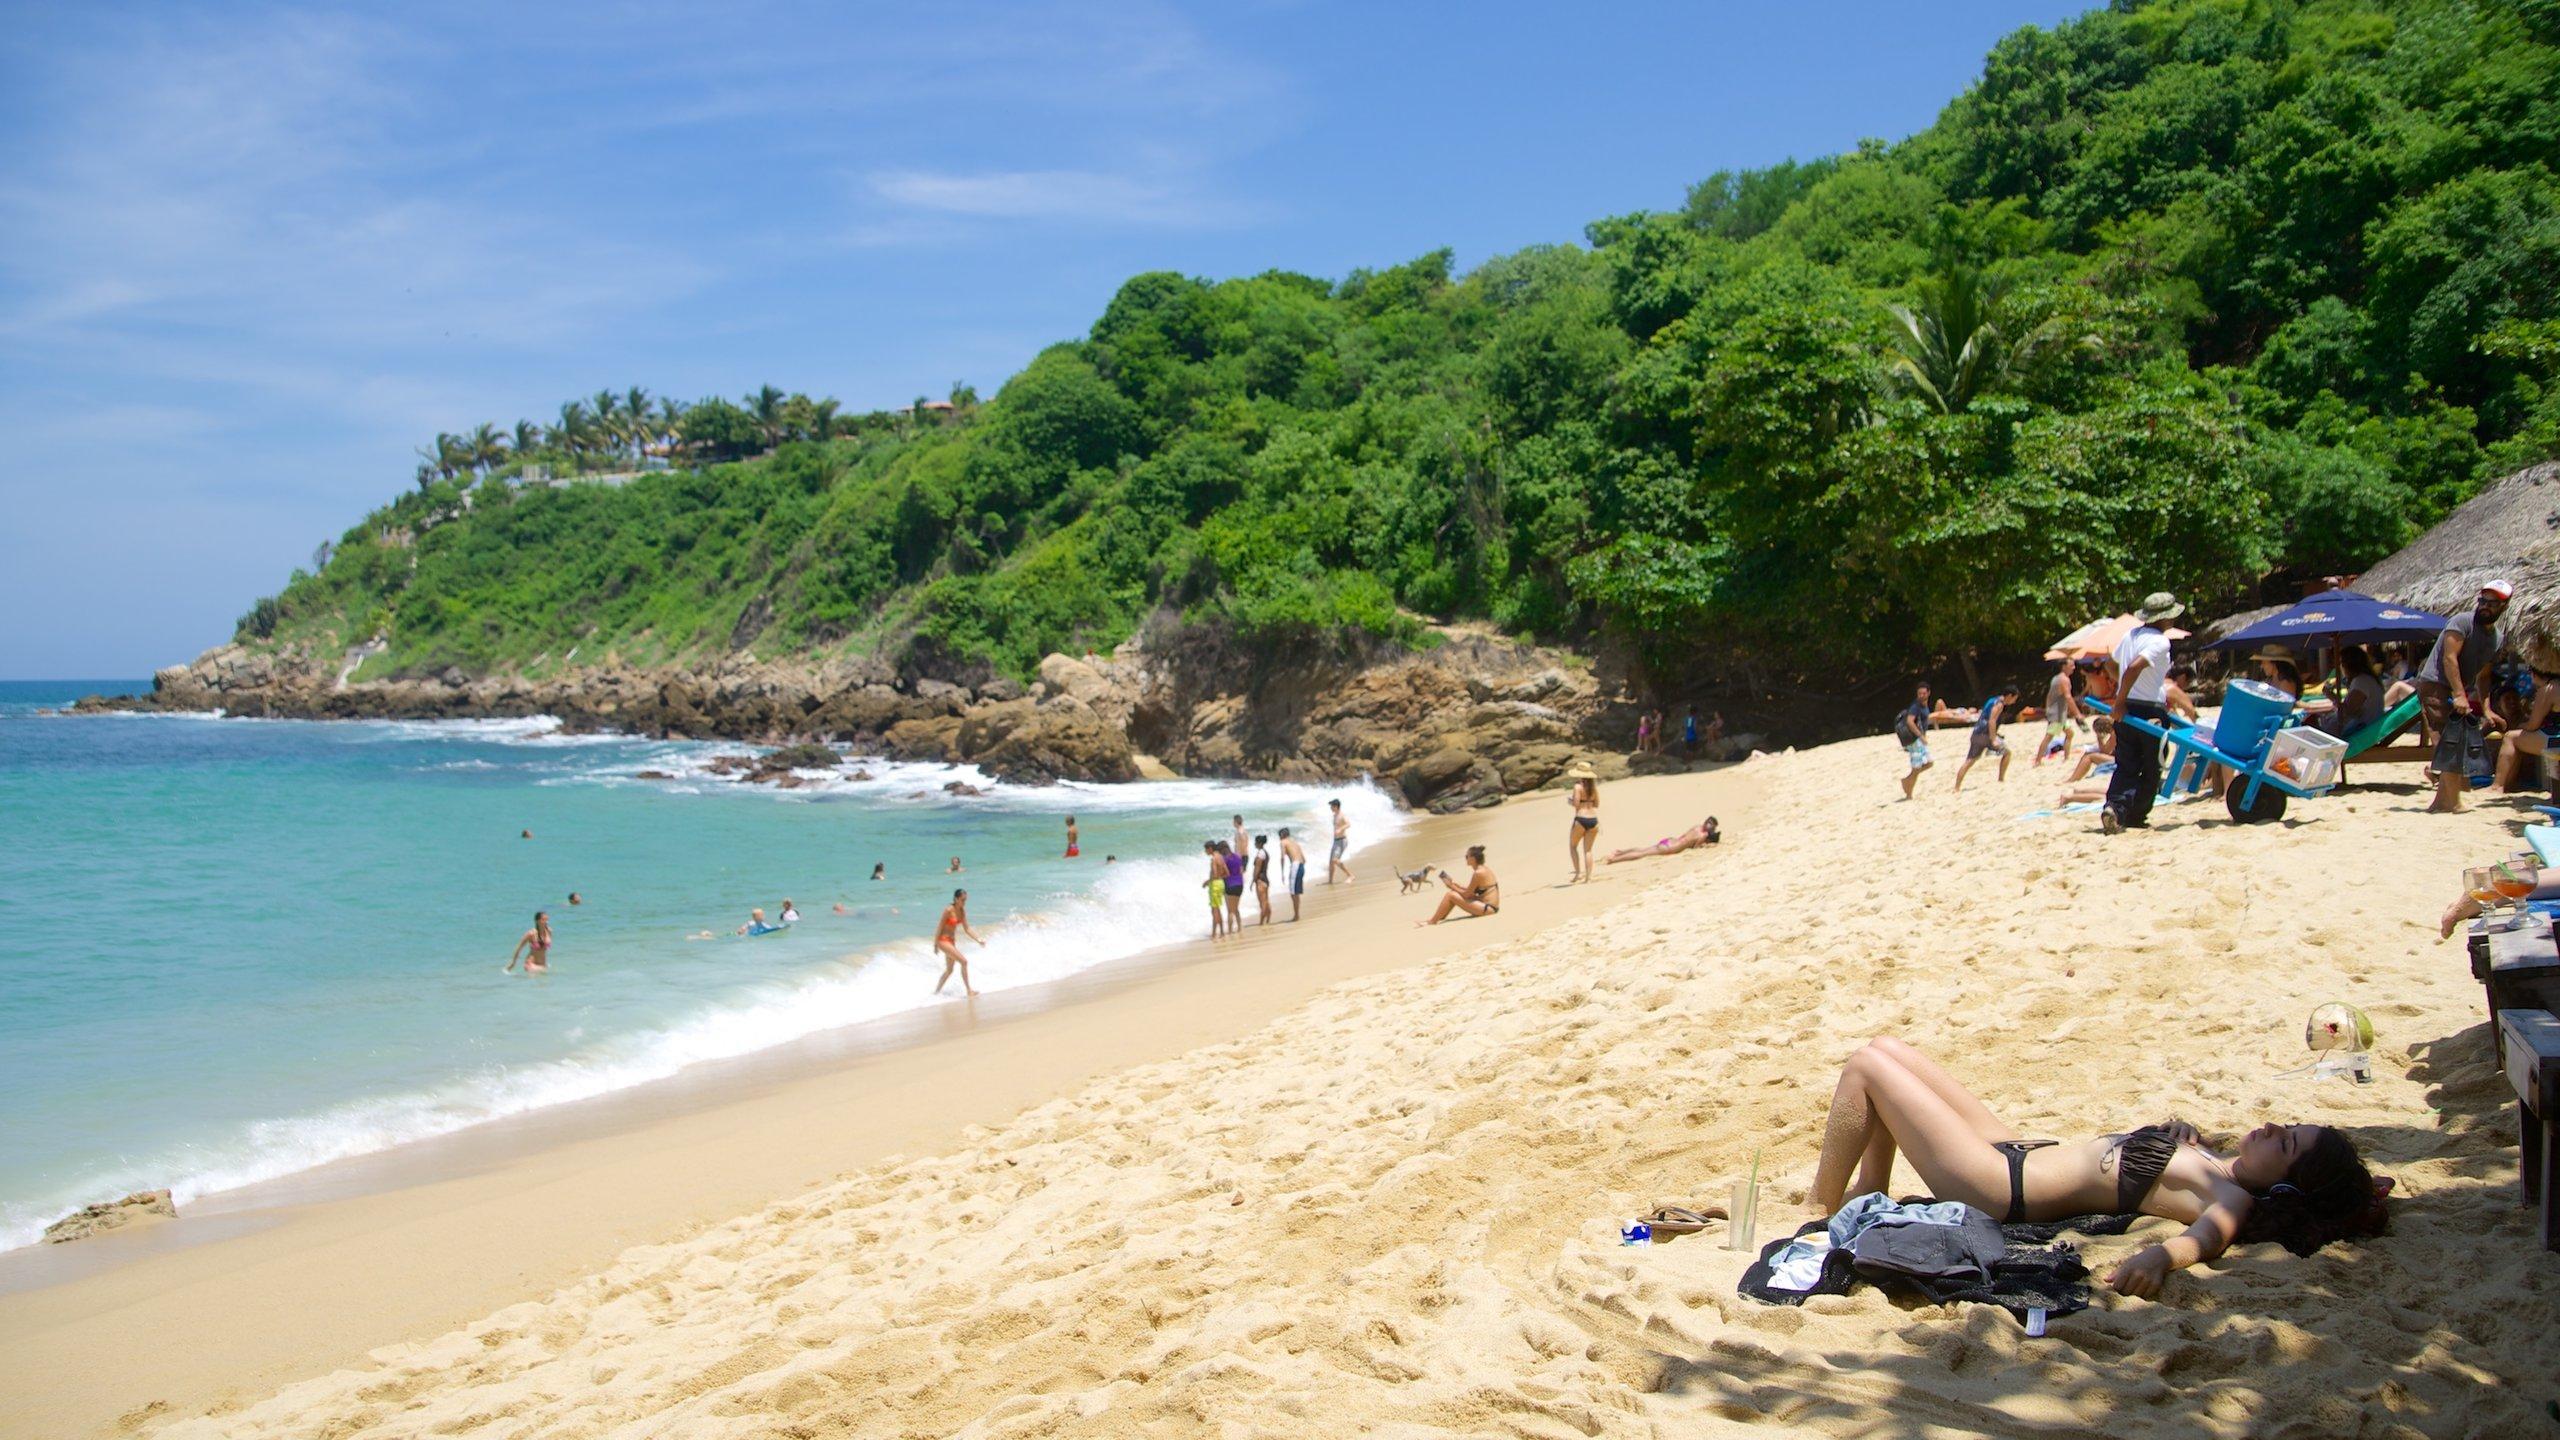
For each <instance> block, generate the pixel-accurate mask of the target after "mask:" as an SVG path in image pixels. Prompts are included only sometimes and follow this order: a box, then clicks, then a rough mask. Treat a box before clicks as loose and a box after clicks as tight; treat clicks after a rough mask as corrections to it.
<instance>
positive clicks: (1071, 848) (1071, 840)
mask: <svg viewBox="0 0 2560 1440" xmlns="http://www.w3.org/2000/svg"><path fill="white" fill-rule="evenodd" d="M1083 853H1084V852H1083V851H1081V850H1078V849H1077V848H1076V817H1074V816H1073V815H1070V816H1068V817H1067V855H1066V858H1067V859H1070V860H1073V859H1074V858H1076V857H1077V856H1078V855H1081V854H1083Z"/></svg>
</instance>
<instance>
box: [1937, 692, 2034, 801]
mask: <svg viewBox="0 0 2560 1440" xmlns="http://www.w3.org/2000/svg"><path fill="white" fill-rule="evenodd" d="M2017 708H2018V686H2017V682H2016V681H2011V682H2010V683H2009V684H2006V685H2003V686H2001V687H2000V693H1999V694H1997V695H1994V696H1992V697H1991V698H1990V699H1988V700H1985V701H1983V702H1982V710H1981V714H1980V718H1978V719H1976V720H1975V721H1974V722H1973V733H1972V734H1971V735H1969V736H1967V737H1965V751H1964V763H1963V764H1961V765H1959V766H1957V767H1956V783H1955V784H1954V785H1953V786H1951V787H1949V789H1948V793H1949V794H1955V793H1957V792H1960V791H1962V790H1963V789H1964V776H1965V772H1966V771H1968V770H1971V769H1972V768H1973V762H1974V761H1976V760H1979V759H1981V758H1982V757H1983V756H1985V755H1997V756H1999V757H2000V771H1999V778H2000V779H2002V780H2006V779H2008V778H2009V742H2008V741H2006V740H2003V739H2001V738H2000V722H2001V721H2002V720H2003V719H2005V718H2007V717H2008V715H2009V714H2010V712H2012V711H2014V710H2016V709H2017Z"/></svg>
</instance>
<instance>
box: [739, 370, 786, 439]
mask: <svg viewBox="0 0 2560 1440" xmlns="http://www.w3.org/2000/svg"><path fill="white" fill-rule="evenodd" d="M786 398H788V397H786V396H785V395H784V394H783V393H782V392H781V391H779V390H776V389H774V388H773V387H772V386H770V385H766V386H762V387H760V388H759V389H758V390H757V391H756V393H754V394H753V395H750V396H748V397H747V413H748V414H749V415H752V416H754V417H755V422H756V428H757V429H758V430H760V431H762V432H763V433H764V443H765V448H766V449H771V448H773V447H774V446H776V445H779V444H781V443H782V402H783V401H784V400H785V399H786Z"/></svg>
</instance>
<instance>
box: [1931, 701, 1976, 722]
mask: <svg viewBox="0 0 2560 1440" xmlns="http://www.w3.org/2000/svg"><path fill="white" fill-rule="evenodd" d="M1981 718H1982V712H1981V711H1979V710H1977V709H1975V708H1974V707H1972V706H1970V705H1950V704H1948V703H1947V702H1946V701H1944V700H1940V701H1937V702H1936V703H1934V704H1932V705H1931V706H1930V707H1929V723H1930V724H1932V725H1971V724H1972V723H1973V722H1974V721H1976V720H1979V719H1981Z"/></svg>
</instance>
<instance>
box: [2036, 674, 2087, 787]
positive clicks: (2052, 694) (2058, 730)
mask: <svg viewBox="0 0 2560 1440" xmlns="http://www.w3.org/2000/svg"><path fill="white" fill-rule="evenodd" d="M2079 723H2080V700H2079V697H2077V696H2075V695H2073V694H2072V693H2071V660H2070V658H2069V657H2068V656H2065V657H2064V658H2063V661H2062V668H2061V669H2059V670H2056V671H2055V672H2053V678H2052V679H2050V680H2048V681H2046V682H2045V686H2044V738H2043V739H2042V740H2039V741H2037V742H2036V758H2035V761H2034V763H2033V764H2031V765H2029V766H2028V768H2029V769H2033V768H2035V766H2037V765H2042V764H2043V763H2044V762H2045V761H2046V760H2048V759H2052V758H2054V757H2056V756H2059V757H2061V758H2062V759H2065V760H2068V759H2070V758H2071V741H2072V739H2073V738H2074V733H2075V732H2074V727H2075V726H2077V725H2078V724H2079Z"/></svg>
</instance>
